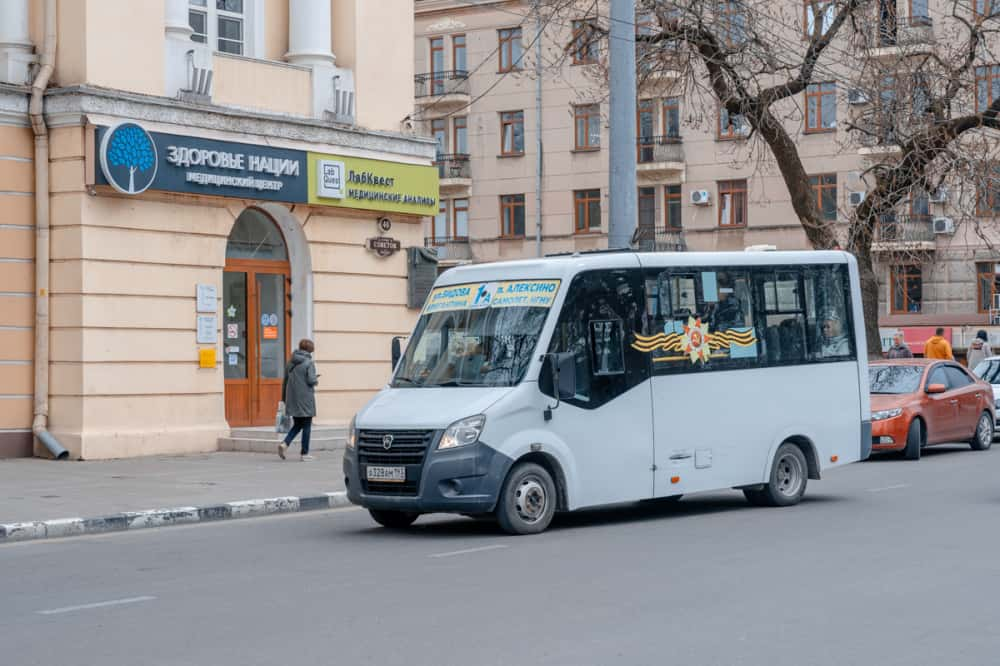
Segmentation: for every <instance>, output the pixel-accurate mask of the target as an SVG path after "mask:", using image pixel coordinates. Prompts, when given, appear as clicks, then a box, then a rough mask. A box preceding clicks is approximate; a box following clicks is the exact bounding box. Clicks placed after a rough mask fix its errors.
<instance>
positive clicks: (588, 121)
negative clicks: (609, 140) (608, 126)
mask: <svg viewBox="0 0 1000 666" xmlns="http://www.w3.org/2000/svg"><path fill="white" fill-rule="evenodd" d="M573 120H574V123H573V124H574V126H575V127H576V143H575V148H576V150H595V149H597V148H600V147H601V107H600V105H599V104H583V105H580V106H574V107H573Z"/></svg>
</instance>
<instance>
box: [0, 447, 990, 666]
mask: <svg viewBox="0 0 1000 666" xmlns="http://www.w3.org/2000/svg"><path fill="white" fill-rule="evenodd" d="M557 521H558V522H557V523H556V524H555V525H554V527H553V528H552V529H551V530H550V531H549V532H547V533H545V534H543V535H541V536H538V537H507V536H504V535H502V534H501V533H500V532H499V531H498V530H497V529H496V528H495V527H494V526H492V525H490V524H488V523H477V522H474V521H472V520H469V519H465V518H453V517H430V518H426V517H425V518H424V519H422V520H421V521H419V522H418V523H417V525H416V526H415V528H414V529H413V530H412V531H410V532H408V533H393V532H390V531H387V530H384V529H381V528H377V527H375V526H374V524H373V523H372V522H371V521H370V520H369V518H368V516H367V514H366V513H365V512H363V511H361V510H356V509H350V510H341V511H330V512H322V513H309V514H297V515H293V516H285V517H276V518H266V519H254V520H248V521H233V522H228V523H224V524H215V525H198V526H190V527H176V528H166V529H161V530H144V531H142V532H137V533H121V534H114V535H105V536H97V537H81V538H76V539H67V540H61V541H47V542H46V541H40V542H26V543H21V544H9V545H5V546H0V663H3V664H10V665H11V666H22V665H23V666H27V665H29V664H45V665H49V664H61V665H63V664H64V665H73V664H100V665H101V666H114V665H118V664H121V665H127V666H135V665H136V664H144V665H145V664H148V665H156V666H160V665H167V664H170V665H175V664H178V665H179V664H184V665H185V666H187V665H206V666H207V665H211V666H226V665H240V666H247V665H252V664H266V665H267V666H275V665H279V664H280V665H281V666H286V665H288V666H292V665H297V664H337V665H348V664H350V665H353V664H378V665H379V666H389V665H394V664H406V665H407V666H420V665H423V664H474V665H485V664H505V665H506V664H527V665H534V664H567V665H569V664H572V665H577V664H602V665H603V664H656V665H662V664H698V665H701V664H720V665H722V664H724V665H726V666H729V665H733V664H750V665H759V664H773V665H784V664H795V665H796V666H798V665H801V664H810V665H812V664H816V665H820V664H837V665H838V666H841V665H846V664H877V665H878V666H892V665H895V664H900V665H902V664H906V665H907V666H913V665H917V664H934V665H935V666H940V665H941V664H948V665H950V666H952V665H959V664H975V665H977V666H979V665H985V664H997V663H1000V627H998V614H997V607H998V602H1000V450H995V451H992V452H986V453H974V452H971V451H970V450H969V449H968V447H955V448H944V449H937V450H932V451H929V452H927V453H926V454H925V457H924V459H923V460H921V461H919V462H905V461H902V460H899V459H888V460H876V461H873V462H868V463H864V464H859V465H853V466H850V467H848V468H846V469H842V470H838V471H837V472H835V473H831V474H830V475H828V478H827V479H825V480H823V481H821V482H811V483H810V486H809V490H808V491H807V494H806V500H805V501H804V502H803V503H802V504H801V505H799V506H797V507H794V508H790V509H760V508H751V507H750V506H749V505H748V504H746V503H745V502H744V501H743V499H742V495H740V494H738V493H736V492H725V493H712V494H706V495H700V496H694V497H692V498H685V500H684V501H683V502H681V503H680V504H677V505H668V506H658V507H649V506H642V507H636V506H628V507H616V508H614V509H610V510H602V511H594V512H586V513H581V514H574V515H571V516H565V517H561V518H559V519H557Z"/></svg>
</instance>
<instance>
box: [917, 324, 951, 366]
mask: <svg viewBox="0 0 1000 666" xmlns="http://www.w3.org/2000/svg"><path fill="white" fill-rule="evenodd" d="M924 358H936V359H940V360H942V361H954V360H955V355H954V354H953V353H952V352H951V344H950V343H949V342H948V341H947V340H945V339H944V329H943V328H941V327H938V328H937V330H936V331H934V335H933V336H931V338H930V340H928V341H927V344H925V345H924Z"/></svg>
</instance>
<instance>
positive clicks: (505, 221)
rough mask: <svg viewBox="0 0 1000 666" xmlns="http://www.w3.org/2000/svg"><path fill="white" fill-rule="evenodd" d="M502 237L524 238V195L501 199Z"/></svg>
mask: <svg viewBox="0 0 1000 666" xmlns="http://www.w3.org/2000/svg"><path fill="white" fill-rule="evenodd" d="M500 237H501V238H524V195H523V194H505V195H503V196H501V197H500Z"/></svg>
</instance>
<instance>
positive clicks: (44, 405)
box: [28, 0, 69, 460]
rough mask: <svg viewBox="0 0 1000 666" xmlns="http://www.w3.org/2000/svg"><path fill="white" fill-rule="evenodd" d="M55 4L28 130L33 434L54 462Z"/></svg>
mask: <svg viewBox="0 0 1000 666" xmlns="http://www.w3.org/2000/svg"><path fill="white" fill-rule="evenodd" d="M56 2H57V0H45V42H44V44H43V47H42V60H41V67H40V68H39V70H38V75H37V76H36V77H35V81H34V83H32V84H31V103H30V104H29V106H28V115H30V116H31V130H32V132H34V134H35V420H34V423H32V425H31V431H32V432H33V433H35V437H37V438H38V441H40V442H41V443H42V444H44V445H45V448H46V449H48V451H49V453H51V454H52V457H53V458H55V459H56V460H65V459H66V458H68V457H69V451H67V450H66V449H65V448H63V446H62V445H61V444H60V443H59V442H58V441H57V440H56V438H55V437H53V436H52V433H50V432H49V431H48V422H49V129H48V127H46V126H45V117H44V116H43V114H42V110H43V100H44V95H45V89H46V88H47V87H48V85H49V79H50V78H52V70H53V69H55V57H56Z"/></svg>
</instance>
